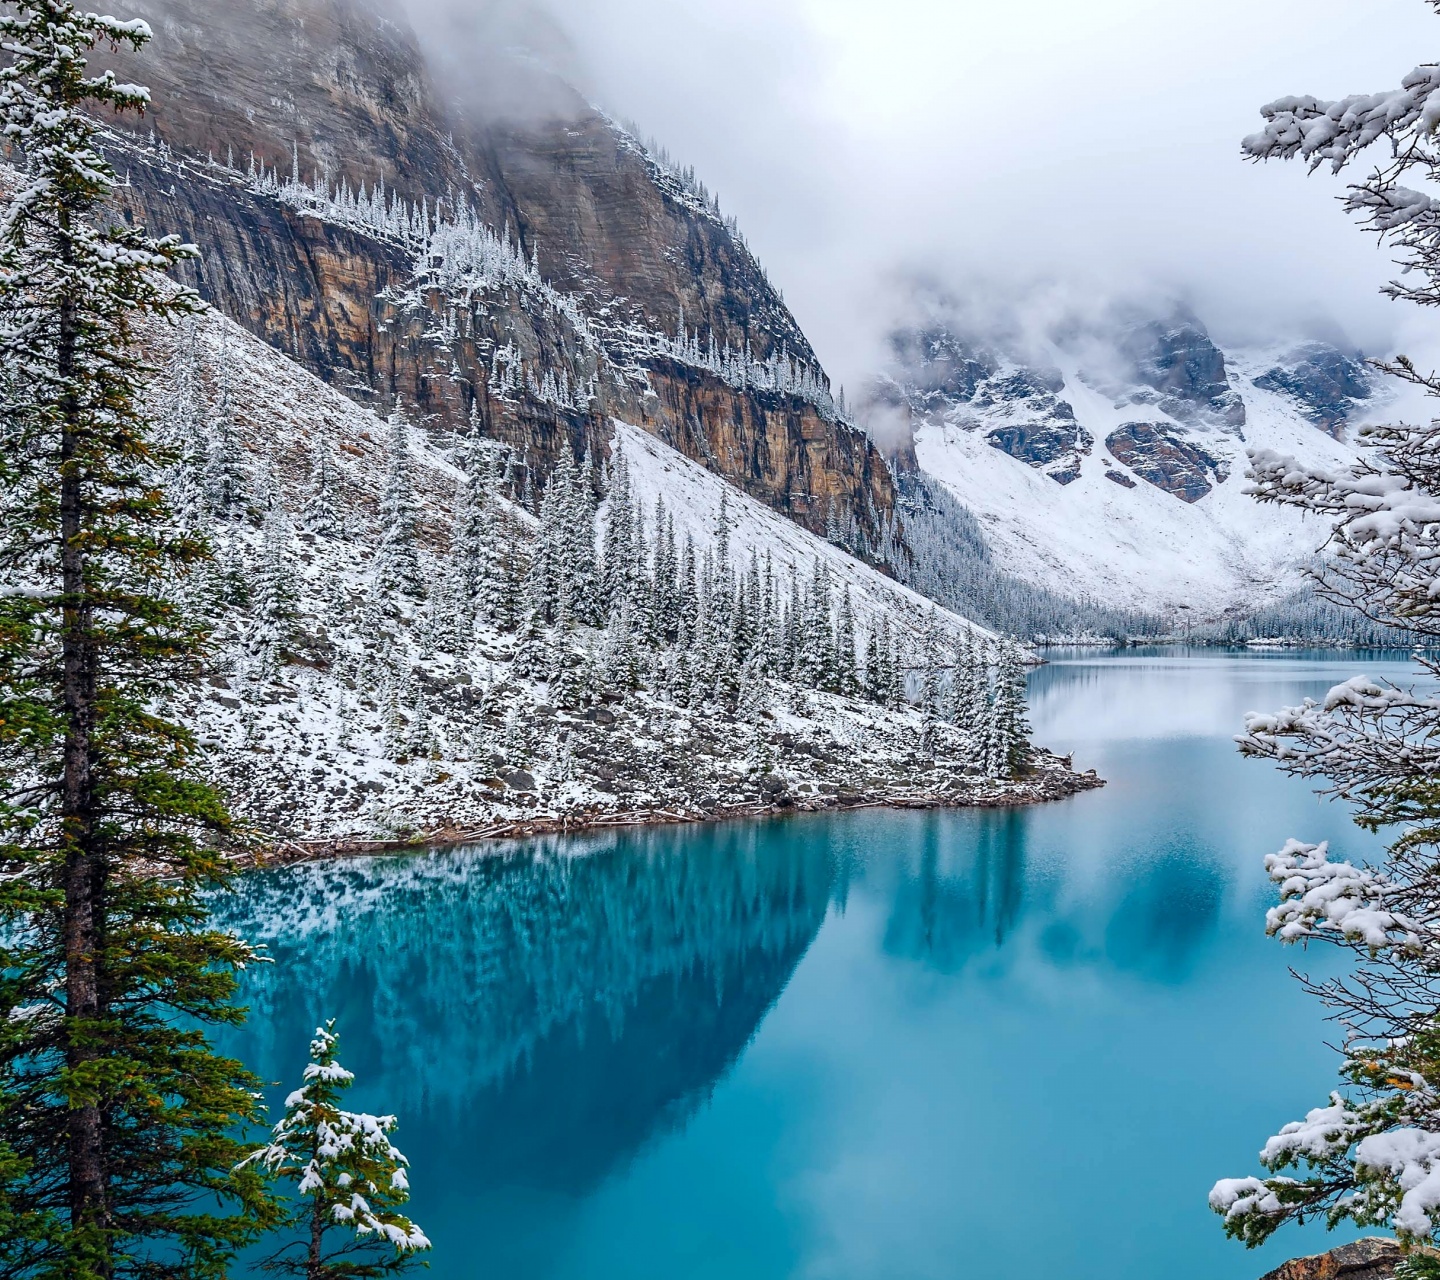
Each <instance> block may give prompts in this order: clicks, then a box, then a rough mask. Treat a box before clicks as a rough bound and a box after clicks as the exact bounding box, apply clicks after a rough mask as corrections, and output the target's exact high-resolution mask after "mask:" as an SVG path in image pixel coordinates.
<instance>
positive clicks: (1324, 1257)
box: [1262, 1236, 1405, 1280]
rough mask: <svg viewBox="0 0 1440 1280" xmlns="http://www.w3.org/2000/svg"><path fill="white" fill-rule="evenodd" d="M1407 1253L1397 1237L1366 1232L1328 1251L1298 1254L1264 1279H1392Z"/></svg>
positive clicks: (1263, 1279)
mask: <svg viewBox="0 0 1440 1280" xmlns="http://www.w3.org/2000/svg"><path fill="white" fill-rule="evenodd" d="M1404 1256H1405V1255H1404V1254H1402V1253H1401V1252H1400V1246H1399V1245H1398V1244H1396V1243H1395V1241H1394V1240H1387V1239H1385V1238H1384V1237H1382V1236H1367V1237H1366V1238H1365V1239H1364V1240H1357V1241H1355V1243H1354V1244H1347V1245H1341V1247H1340V1248H1338V1249H1332V1250H1331V1251H1330V1252H1329V1253H1317V1254H1316V1255H1315V1256H1314V1257H1310V1258H1296V1259H1294V1260H1293V1261H1291V1262H1287V1263H1286V1264H1285V1265H1284V1266H1283V1267H1277V1268H1276V1269H1275V1270H1274V1271H1272V1272H1270V1273H1269V1274H1268V1275H1266V1276H1264V1277H1263V1278H1262V1280H1339V1277H1342V1276H1343V1277H1344V1280H1393V1277H1394V1275H1395V1264H1396V1263H1398V1262H1399V1261H1400V1259H1401V1258H1402V1257H1404Z"/></svg>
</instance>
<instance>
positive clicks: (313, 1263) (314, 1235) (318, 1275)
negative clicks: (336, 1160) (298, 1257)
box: [305, 1194, 325, 1280]
mask: <svg viewBox="0 0 1440 1280" xmlns="http://www.w3.org/2000/svg"><path fill="white" fill-rule="evenodd" d="M324 1242H325V1197H324V1196H323V1195H321V1194H317V1195H316V1196H315V1206H314V1208H313V1209H311V1210H310V1252H309V1254H308V1255H307V1256H306V1259H305V1280H324V1276H325V1268H324V1257H323V1255H322V1253H321V1249H322V1246H323V1245H324Z"/></svg>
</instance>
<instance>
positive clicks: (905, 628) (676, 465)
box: [612, 422, 990, 641]
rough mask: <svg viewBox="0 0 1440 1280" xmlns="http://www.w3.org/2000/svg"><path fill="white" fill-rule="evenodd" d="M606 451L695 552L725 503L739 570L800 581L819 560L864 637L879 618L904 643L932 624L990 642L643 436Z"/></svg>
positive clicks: (630, 430) (623, 431)
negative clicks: (751, 561) (613, 452)
mask: <svg viewBox="0 0 1440 1280" xmlns="http://www.w3.org/2000/svg"><path fill="white" fill-rule="evenodd" d="M612 447H614V448H617V449H619V450H621V451H623V453H624V455H625V459H626V461H627V463H628V464H629V466H630V476H631V486H632V488H633V490H634V492H635V493H636V495H637V496H638V497H639V498H640V499H641V502H642V505H643V506H644V507H645V509H646V510H647V511H648V510H650V509H651V508H653V507H654V505H655V500H656V498H663V499H664V502H665V505H666V508H667V509H668V510H669V512H670V514H671V515H672V516H673V517H674V520H675V532H676V535H677V536H678V537H680V538H682V539H683V538H684V537H685V536H686V535H687V534H688V535H689V536H690V537H692V538H693V539H694V541H695V545H696V548H697V549H699V550H701V551H704V550H706V549H708V548H712V547H713V546H714V544H715V537H716V533H717V531H718V530H719V528H720V505H721V502H722V500H723V501H724V502H725V503H726V505H727V508H728V514H729V521H730V545H731V555H732V556H733V557H734V558H735V560H736V562H737V563H738V564H739V565H741V566H742V567H743V565H744V563H745V561H746V559H747V557H748V556H749V555H750V553H751V552H752V551H753V552H754V553H755V554H756V555H757V556H759V557H760V558H761V559H762V560H763V559H764V558H765V557H766V556H769V557H770V559H771V562H772V564H773V565H774V567H775V571H776V573H777V574H778V575H780V576H782V577H786V576H788V574H789V572H790V570H791V569H793V570H794V571H795V572H796V573H797V574H798V575H799V577H800V580H801V581H802V582H805V581H808V580H809V578H810V575H811V573H812V570H813V566H814V563H815V561H816V560H817V559H819V560H822V561H824V562H825V564H826V565H827V566H828V567H829V570H830V575H831V579H832V581H833V582H834V583H835V588H836V590H837V591H842V590H844V589H845V588H847V587H848V588H849V590H850V593H851V600H852V602H853V604H854V608H855V619H856V622H857V623H858V624H859V625H860V627H861V628H862V630H865V631H869V630H870V629H871V628H872V627H873V626H875V625H876V623H877V622H878V621H879V619H880V617H881V615H882V614H883V615H885V616H886V617H887V618H888V619H889V623H890V626H891V627H892V628H894V629H896V630H897V631H898V632H899V633H900V634H902V635H908V636H910V637H916V636H918V634H919V632H920V631H921V630H922V629H923V627H924V626H925V625H926V622H927V620H928V619H931V618H933V619H934V620H935V625H936V629H937V631H938V632H940V633H941V635H942V636H943V637H944V638H945V639H946V640H947V641H948V640H951V639H955V638H958V637H959V636H960V635H961V634H962V633H963V632H964V631H967V630H969V631H972V632H973V633H974V634H975V635H976V636H989V635H990V632H988V631H985V630H984V629H983V628H981V627H978V626H975V624H973V623H971V622H968V621H966V620H965V619H963V618H960V617H958V616H957V615H955V614H953V613H951V612H949V611H948V610H945V609H940V608H938V607H937V606H936V605H935V604H934V602H933V601H930V600H927V599H926V598H925V597H924V596H921V595H917V594H916V593H915V592H914V591H911V590H910V589H909V588H908V587H904V586H901V585H900V584H899V583H898V582H896V581H894V580H893V579H892V578H887V577H886V576H885V575H884V574H883V573H879V572H878V571H876V570H875V569H872V568H871V567H870V566H869V565H867V564H862V563H861V562H860V561H858V560H856V559H855V558H854V557H853V556H850V555H847V554H846V553H845V552H844V551H842V550H841V549H840V548H839V547H836V546H833V545H831V544H830V543H828V542H826V541H825V540H824V539H822V538H818V537H816V536H815V535H814V534H813V533H811V532H810V531H809V530H807V529H803V528H801V527H800V526H799V525H798V524H796V523H794V521H791V520H787V519H785V517H784V516H782V515H780V514H778V513H777V512H776V511H774V510H772V509H771V508H770V507H767V506H766V505H765V504H764V503H761V502H757V501H755V499H754V498H751V497H749V496H747V495H746V494H744V493H742V492H741V491H740V490H738V489H736V488H735V486H734V485H732V484H730V483H729V482H728V481H726V480H723V479H721V477H719V476H717V475H715V474H714V473H713V472H711V471H707V470H706V469H705V468H704V467H702V466H700V464H699V463H696V462H692V461H690V459H689V458H686V457H685V456H684V455H683V454H680V453H677V452H676V451H675V450H674V449H672V448H670V447H669V445H667V444H665V443H664V441H662V440H658V439H656V438H655V437H654V436H652V435H650V434H649V433H648V432H646V431H641V430H640V429H639V428H637V427H632V426H629V425H628V424H626V423H623V422H617V423H616V424H615V436H614V444H613V446H612Z"/></svg>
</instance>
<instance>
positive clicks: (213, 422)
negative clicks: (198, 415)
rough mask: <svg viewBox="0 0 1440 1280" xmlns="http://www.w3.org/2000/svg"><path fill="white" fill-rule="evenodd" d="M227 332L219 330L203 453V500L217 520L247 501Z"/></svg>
mask: <svg viewBox="0 0 1440 1280" xmlns="http://www.w3.org/2000/svg"><path fill="white" fill-rule="evenodd" d="M231 376H232V374H231V368H230V333H229V330H228V329H225V328H222V329H221V330H220V360H219V367H218V368H217V370H216V377H217V380H218V382H219V387H220V394H219V399H218V401H217V403H216V405H215V410H214V412H213V413H212V414H211V416H210V427H209V441H208V443H207V447H206V454H205V500H206V503H207V504H208V506H209V508H210V513H211V514H212V515H214V516H216V517H218V518H220V519H233V518H234V517H235V516H237V515H239V514H241V513H242V512H243V510H244V508H245V506H246V503H247V502H248V500H249V485H248V483H247V481H246V477H245V467H244V463H243V461H242V458H243V454H242V452H241V448H240V436H239V432H238V431H237V430H236V426H235V400H234V394H233V389H232V387H231Z"/></svg>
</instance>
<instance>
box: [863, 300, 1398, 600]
mask: <svg viewBox="0 0 1440 1280" xmlns="http://www.w3.org/2000/svg"><path fill="white" fill-rule="evenodd" d="M1151 330H1152V332H1151V333H1149V334H1147V335H1146V341H1153V342H1156V343H1157V344H1166V343H1168V345H1162V346H1161V348H1160V350H1159V354H1156V353H1155V352H1154V351H1150V350H1144V349H1142V350H1141V351H1140V354H1139V355H1138V356H1137V355H1136V354H1135V350H1134V347H1133V344H1132V349H1131V350H1130V351H1129V352H1128V353H1125V354H1124V355H1122V356H1115V357H1113V358H1112V359H1110V360H1109V361H1108V364H1109V366H1110V368H1109V370H1107V372H1106V373H1104V374H1100V375H1097V374H1096V373H1094V372H1092V371H1091V370H1093V369H1094V368H1095V366H1096V358H1095V351H1094V347H1093V345H1091V346H1090V348H1089V349H1088V350H1087V351H1086V353H1085V357H1084V358H1082V357H1081V356H1079V355H1077V354H1076V353H1075V352H1073V351H1068V350H1065V349H1062V348H1061V347H1058V346H1056V345H1054V344H1048V345H1047V346H1046V347H1045V348H1044V349H1042V350H1041V351H1040V352H1039V353H1038V355H1037V354H1036V353H1034V352H1032V353H1031V355H1030V357H1029V359H1028V360H1026V361H1024V362H1020V361H1017V360H1014V359H1012V358H1009V357H1006V356H997V355H994V354H993V353H985V352H980V351H978V350H977V349H976V348H974V347H967V346H964V345H961V344H956V343H955V342H954V340H953V339H950V338H949V337H948V335H946V336H945V337H944V338H942V339H940V342H941V343H942V344H947V343H948V344H950V345H951V347H952V349H951V350H950V351H948V352H946V353H945V354H946V358H947V359H948V360H949V361H951V362H952V363H951V364H947V366H946V367H945V369H944V370H943V371H942V372H943V375H944V376H942V377H940V378H937V379H933V380H932V385H931V386H929V387H926V386H924V385H923V378H922V379H921V380H919V382H918V383H917V382H916V381H910V382H907V381H906V378H905V375H903V374H902V375H901V376H900V377H899V378H897V379H895V380H893V381H891V382H890V383H889V384H888V389H889V393H890V397H889V398H890V399H891V401H892V403H893V402H894V401H895V400H896V399H899V400H901V401H902V402H904V403H905V404H907V405H908V407H909V409H910V410H911V422H912V425H913V430H914V453H915V459H916V461H917V463H918V465H919V467H920V468H921V469H922V470H923V471H925V472H928V473H929V474H930V475H932V476H933V477H935V478H936V479H938V480H939V481H941V482H942V483H943V484H944V485H945V486H946V487H947V488H948V489H950V490H951V491H952V492H953V493H954V494H955V496H956V497H957V498H958V499H959V500H960V501H961V502H962V503H964V504H965V505H966V506H967V507H968V508H969V509H970V510H971V511H972V512H973V513H974V514H975V515H976V517H977V518H978V519H979V520H980V522H981V524H982V527H983V528H984V531H985V534H986V536H987V538H988V540H989V542H990V544H991V547H992V550H993V552H994V554H995V557H996V559H997V560H998V562H999V563H1000V564H1001V565H1002V566H1003V567H1005V568H1006V569H1008V570H1009V571H1011V572H1013V573H1015V574H1016V575H1017V576H1019V577H1021V578H1024V579H1026V580H1028V581H1031V582H1034V583H1037V584H1040V585H1043V586H1046V587H1049V588H1051V589H1054V590H1059V591H1062V592H1065V593H1066V594H1069V595H1072V596H1084V597H1089V598H1090V599H1092V600H1094V601H1096V602H1097V603H1103V604H1105V605H1108V606H1114V607H1123V608H1132V609H1139V610H1145V611H1149V612H1158V613H1162V614H1165V615H1168V616H1170V617H1172V618H1185V617H1190V618H1193V619H1195V620H1197V621H1198V620H1202V619H1203V620H1209V619H1213V618H1215V617H1218V616H1219V615H1221V614H1223V613H1225V612H1226V611H1227V610H1247V611H1248V610H1249V609H1252V608H1255V607H1258V606H1262V605H1265V604H1270V603H1274V602H1276V601H1278V600H1280V599H1282V598H1284V597H1285V596H1287V595H1289V594H1290V593H1291V592H1293V591H1294V590H1296V589H1297V587H1298V586H1299V585H1300V584H1301V574H1300V570H1301V566H1302V565H1303V564H1304V563H1306V562H1307V561H1308V560H1310V559H1311V557H1312V556H1313V554H1314V552H1315V551H1316V550H1317V549H1318V548H1319V546H1320V545H1321V544H1322V543H1323V542H1324V540H1325V537H1326V533H1327V530H1326V529H1325V528H1324V527H1322V526H1321V525H1320V524H1318V523H1317V522H1315V521H1313V520H1308V519H1306V518H1304V517H1302V516H1300V515H1299V514H1297V513H1295V512H1292V511H1289V510H1283V509H1279V508H1275V507H1268V506H1267V507H1262V506H1260V505H1259V504H1257V503H1255V502H1254V501H1253V500H1252V499H1251V498H1250V497H1248V496H1247V495H1246V493H1245V488H1246V484H1247V482H1246V478H1245V472H1246V465H1247V461H1246V454H1247V451H1248V450H1250V449H1254V448H1265V449H1273V450H1276V451H1279V452H1281V453H1285V454H1292V455H1294V456H1296V457H1299V458H1302V459H1304V460H1306V461H1308V462H1311V463H1315V464H1319V465H1322V466H1327V467H1332V466H1344V465H1348V464H1350V463H1352V462H1353V461H1354V460H1355V459H1356V457H1357V456H1358V455H1357V450H1356V448H1355V446H1354V444H1353V442H1352V441H1353V437H1354V431H1355V427H1356V425H1358V424H1359V423H1360V422H1363V421H1365V420H1367V419H1368V418H1371V417H1373V416H1375V415H1377V414H1378V413H1380V412H1381V411H1382V410H1383V405H1382V404H1381V403H1380V400H1381V397H1380V395H1379V394H1378V393H1379V391H1380V388H1379V387H1378V386H1377V384H1376V382H1375V380H1374V378H1373V376H1372V375H1371V374H1370V373H1369V371H1368V370H1366V369H1365V368H1364V367H1363V366H1361V365H1360V364H1359V363H1358V362H1356V361H1355V360H1353V359H1351V358H1349V357H1346V356H1343V355H1341V353H1339V352H1335V351H1333V349H1329V348H1322V347H1320V346H1319V345H1318V344H1311V345H1310V346H1309V347H1306V348H1303V349H1301V350H1299V351H1296V350H1293V349H1279V350H1276V351H1268V352H1267V351H1248V352H1225V353H1222V352H1220V351H1219V350H1218V349H1217V348H1215V347H1214V346H1213V344H1211V343H1210V342H1209V339H1208V336H1207V335H1205V333H1204V330H1203V328H1201V327H1199V326H1198V324H1195V323H1193V322H1192V323H1188V324H1184V325H1181V326H1180V327H1178V328H1173V329H1170V330H1169V331H1163V330H1162V329H1161V327H1160V326H1152V327H1151ZM1132 332H1133V331H1132ZM1155 334H1159V337H1158V338H1156V337H1155V336H1154V335H1155ZM932 341H934V339H933V338H932ZM932 350H933V348H932ZM957 351H959V352H961V353H963V356H962V359H968V360H972V361H973V363H972V364H971V365H970V366H967V367H966V368H964V369H963V370H962V371H961V372H960V373H959V374H958V375H957V374H956V371H955V367H954V365H953V361H954V359H955V355H956V352H957ZM1316 361H1319V362H1321V363H1322V364H1324V366H1325V368H1324V369H1323V370H1320V371H1317V369H1316V364H1315V362H1316ZM1102 367H1103V364H1102ZM1115 368H1119V369H1120V370H1121V372H1119V373H1118V374H1117V373H1115V372H1114V371H1113V370H1114V369H1115ZM912 373H913V371H912ZM936 383H938V384H939V385H935V384H936ZM1347 391H1348V392H1353V393H1355V394H1353V395H1351V394H1346V393H1347Z"/></svg>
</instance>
